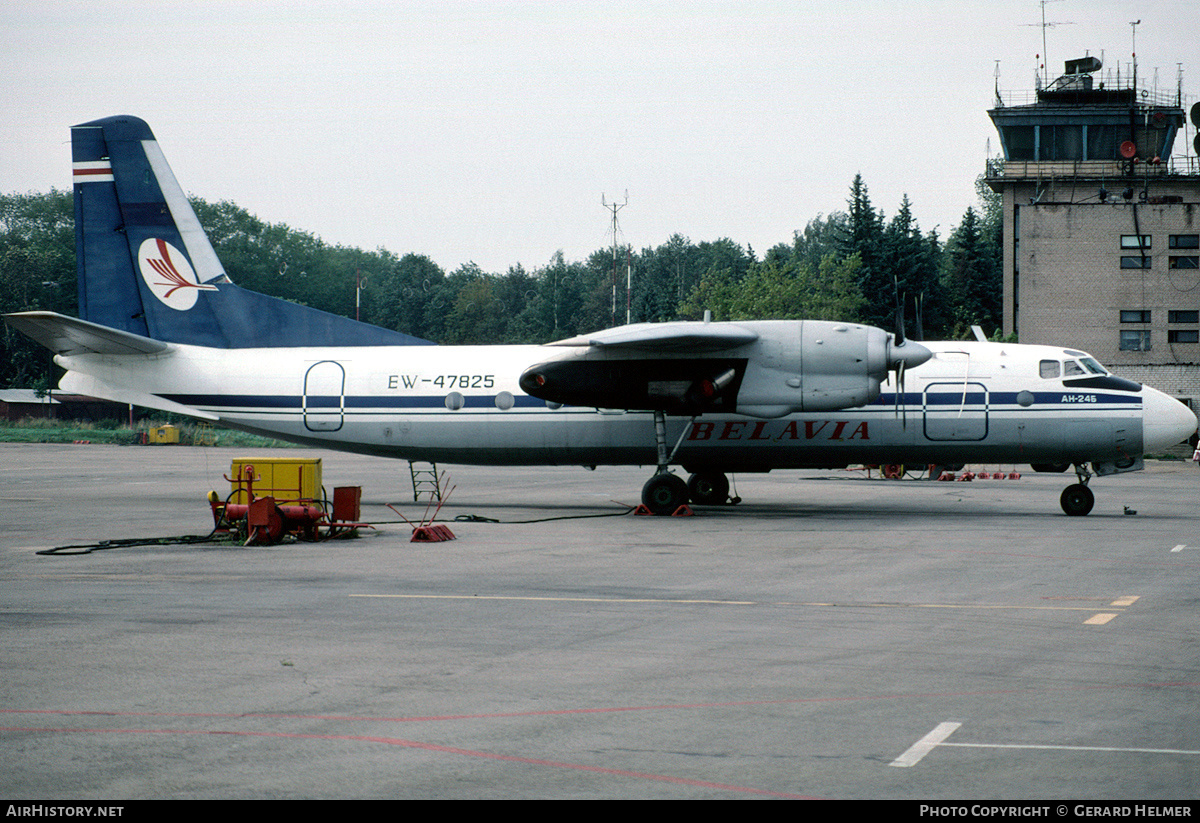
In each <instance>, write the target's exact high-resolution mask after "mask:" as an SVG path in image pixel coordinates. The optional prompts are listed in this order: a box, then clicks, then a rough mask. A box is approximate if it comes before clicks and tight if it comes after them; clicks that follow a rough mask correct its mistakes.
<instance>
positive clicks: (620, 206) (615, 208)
mask: <svg viewBox="0 0 1200 823" xmlns="http://www.w3.org/2000/svg"><path fill="white" fill-rule="evenodd" d="M600 205H602V206H604V208H606V209H608V210H609V211H611V212H612V236H613V244H612V318H611V321H610V323H611V325H613V326H615V325H617V236H618V235H617V232H618V231H619V228H618V226H617V212H619V211H620V210H621V209H623V208H625V207H626V206H628V205H629V189H626V190H625V202H624V203H615V202H614V203H609V202H608V201H607V200H605V199H604V194H603V193H601V194H600ZM630 277H631V275H629V274H628V273H627V274H626V278H625V322H626V323H628V322H629V291H630V288H629V287H630V286H631V285H632V284H631V283H630V282H629V281H630Z"/></svg>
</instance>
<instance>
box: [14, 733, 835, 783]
mask: <svg viewBox="0 0 1200 823" xmlns="http://www.w3.org/2000/svg"><path fill="white" fill-rule="evenodd" d="M0 732H42V733H47V732H49V733H64V732H72V733H77V734H190V735H206V734H211V735H218V734H219V735H229V734H232V735H240V736H243V737H282V738H292V739H300V740H349V741H357V742H362V743H381V744H383V745H387V746H403V747H404V748H409V749H423V750H425V751H431V752H440V753H442V754H455V755H460V756H462V757H480V758H484V759H487V760H500V761H504V762H508V763H522V764H524V765H527V766H547V767H550V768H554V769H572V770H575V771H581V772H592V773H594V774H605V775H611V776H614V777H631V778H635V779H639V780H654V781H658V782H660V783H674V784H676V785H679V786H697V787H699V788H704V789H717V790H718V791H727V792H738V793H740V794H758V795H766V796H768V797H782V798H788V799H791V800H817V799H819V798H816V797H809V796H807V795H800V794H791V793H789V792H776V791H770V790H769V789H756V788H753V787H752V786H734V785H730V784H727V783H714V782H712V781H710V780H691V779H689V778H685V777H671V776H670V775H664V774H651V773H649V772H634V771H629V770H627V769H610V768H606V767H604V766H587V765H584V764H582V763H563V762H561V761H557V760H541V759H538V758H535V757H518V756H516V755H511V754H496V753H495V752H481V751H476V750H474V749H460V748H458V747H457V746H441V745H438V744H435V743H422V742H420V741H418V740H402V739H400V738H396V737H374V736H367V735H351V734H295V733H289V732H248V731H226V730H220V729H209V730H202V731H189V730H186V729H55V728H21V727H12V726H10V727H0Z"/></svg>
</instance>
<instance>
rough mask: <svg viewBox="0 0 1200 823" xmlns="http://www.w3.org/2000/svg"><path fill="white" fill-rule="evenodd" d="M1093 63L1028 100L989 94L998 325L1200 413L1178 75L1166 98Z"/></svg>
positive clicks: (1199, 172) (1194, 198)
mask: <svg viewBox="0 0 1200 823" xmlns="http://www.w3.org/2000/svg"><path fill="white" fill-rule="evenodd" d="M1101 69H1102V67H1101V65H1100V61H1099V60H1097V59H1095V58H1085V59H1082V60H1070V61H1067V64H1066V72H1065V73H1064V74H1063V76H1062V77H1060V78H1058V79H1057V80H1056V81H1054V82H1053V83H1050V84H1046V85H1045V86H1044V87H1043V88H1038V89H1036V90H1035V91H1034V92H1033V93H1031V94H1027V95H1023V96H1018V95H1012V94H1006V95H1003V96H1002V95H1001V94H1000V92H999V91H997V93H996V104H995V107H994V108H992V109H991V110H990V111H989V112H988V114H989V116H990V117H991V118H992V122H993V123H994V124H995V126H996V130H997V131H998V132H999V134H1000V142H1001V145H1002V147H1003V160H993V161H991V162H989V164H988V171H987V182H988V185H989V186H990V187H991V188H992V190H993V191H996V192H998V193H1000V194H1001V195H1002V198H1003V204H1004V331H1005V334H1012V333H1013V332H1016V333H1017V335H1018V339H1019V340H1020V342H1022V343H1047V344H1054V345H1065V346H1072V347H1078V348H1080V349H1083V350H1084V351H1087V352H1090V353H1091V354H1093V355H1094V356H1095V357H1096V358H1097V359H1098V360H1100V361H1101V362H1102V363H1104V364H1105V365H1106V366H1108V367H1110V368H1112V369H1113V371H1115V372H1116V373H1118V374H1120V375H1121V376H1123V377H1128V378H1130V379H1133V380H1138V381H1140V382H1144V383H1148V384H1149V385H1152V386H1154V387H1155V388H1157V389H1160V390H1162V391H1164V392H1167V393H1168V394H1171V395H1174V396H1175V397H1177V398H1179V399H1180V400H1182V401H1183V402H1185V403H1187V404H1188V405H1190V406H1191V408H1192V409H1193V411H1200V162H1198V158H1197V156H1196V154H1195V153H1188V154H1181V155H1179V156H1175V157H1172V154H1171V152H1172V150H1173V148H1174V144H1175V138H1176V136H1177V135H1178V134H1179V133H1180V132H1181V131H1183V132H1184V138H1185V139H1184V140H1181V141H1180V142H1181V143H1183V144H1184V145H1185V147H1187V148H1190V147H1188V146H1187V143H1189V142H1191V141H1190V140H1188V139H1187V132H1188V131H1189V128H1188V119H1187V117H1186V116H1185V112H1184V106H1183V94H1182V81H1179V83H1178V88H1177V89H1175V90H1172V91H1170V92H1164V91H1162V90H1154V89H1147V88H1145V87H1143V86H1139V84H1138V81H1137V79H1136V70H1135V73H1134V76H1131V77H1127V78H1124V79H1123V78H1121V77H1120V76H1119V74H1118V75H1113V74H1111V73H1110V74H1108V75H1105V76H1103V77H1102V76H1101V74H1100V72H1101ZM1039 85H1040V84H1039ZM1192 118H1193V119H1194V120H1200V104H1198V105H1197V106H1195V107H1193V112H1192ZM1195 142H1196V148H1197V150H1200V138H1196V140H1195Z"/></svg>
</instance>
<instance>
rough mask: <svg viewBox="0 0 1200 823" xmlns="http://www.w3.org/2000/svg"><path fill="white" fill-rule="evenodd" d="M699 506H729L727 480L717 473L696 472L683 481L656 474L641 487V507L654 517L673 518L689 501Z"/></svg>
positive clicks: (671, 475) (662, 473)
mask: <svg viewBox="0 0 1200 823" xmlns="http://www.w3.org/2000/svg"><path fill="white" fill-rule="evenodd" d="M689 500H690V501H691V502H693V503H697V504H699V505H701V506H720V505H723V504H725V503H728V502H729V478H728V477H726V476H725V475H724V474H722V473H721V472H718V471H703V472H696V473H695V474H693V475H692V476H691V477H689V478H688V480H687V482H686V483H685V482H683V478H682V477H680V476H679V475H677V474H671V473H670V472H659V473H658V474H656V475H654V476H653V477H651V478H650V479H649V480H647V481H646V485H644V486H642V505H644V506H645V507H646V508H647V509H649V510H650V511H652V512H654V513H655V514H673V513H674V512H675V511H676V510H677V509H678V508H679V507H680V506H682V505H684V504H685V503H687V502H688V501H689Z"/></svg>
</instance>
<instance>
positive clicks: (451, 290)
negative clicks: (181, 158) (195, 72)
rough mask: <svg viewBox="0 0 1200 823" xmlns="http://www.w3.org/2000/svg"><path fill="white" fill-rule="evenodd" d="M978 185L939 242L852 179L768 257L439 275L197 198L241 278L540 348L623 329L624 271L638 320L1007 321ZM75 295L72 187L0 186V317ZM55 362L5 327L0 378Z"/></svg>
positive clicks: (698, 252)
mask: <svg viewBox="0 0 1200 823" xmlns="http://www.w3.org/2000/svg"><path fill="white" fill-rule="evenodd" d="M976 188H977V190H978V191H979V194H980V208H979V209H978V210H977V209H975V208H969V209H967V211H966V213H965V214H964V215H963V218H962V221H961V222H960V223H959V225H958V226H957V227H956V228H955V229H954V231H953V232H951V234H950V235H949V237H948V238H947V239H946V240H945V241H943V240H941V239H940V238H939V237H938V235H937V233H936V232H928V233H923V232H922V231H921V230H920V228H919V227H918V225H917V220H916V217H915V216H914V215H913V213H912V207H911V204H910V203H909V201H908V198H907V197H905V198H904V200H903V202H901V204H900V206H899V208H898V210H897V212H896V214H895V215H893V216H892V217H891V218H888V217H887V216H886V215H885V213H884V212H883V210H882V209H876V208H875V207H874V206H873V205H872V203H871V201H870V197H869V194H868V191H867V187H866V184H865V183H864V182H863V180H862V178H861V176H856V177H855V178H854V181H853V183H852V184H851V187H850V197H849V199H848V201H847V210H846V211H845V212H835V213H833V214H830V215H828V216H825V215H821V216H818V217H815V218H813V219H811V220H809V221H808V223H807V225H805V226H804V228H803V229H801V230H798V231H796V232H795V233H794V235H793V237H792V239H791V241H790V242H782V243H779V244H778V245H776V246H773V247H772V248H770V249H768V250H767V252H766V253H765V254H764V255H763V256H762V258H761V259H759V258H758V257H757V256H756V254H755V253H754V251H753V250H752V249H750V248H749V247H748V246H745V247H743V246H741V245H739V244H738V243H736V242H734V241H733V240H731V239H728V238H722V239H719V240H714V241H702V242H693V241H692V240H690V239H689V238H687V237H684V236H682V235H679V234H676V235H674V236H672V237H671V238H670V239H668V240H667V242H665V243H663V244H662V245H660V246H658V247H656V248H650V247H646V248H643V249H641V250H640V251H635V250H634V249H632V248H629V247H624V248H620V249H618V252H617V255H616V263H615V265H614V259H613V258H614V255H613V251H612V249H611V248H605V249H598V250H597V251H595V252H594V253H592V254H591V255H589V256H588V258H587V259H586V260H574V261H571V260H566V259H565V258H564V256H563V254H562V252H561V251H560V252H557V253H555V254H554V255H553V256H552V257H551V258H550V260H549V262H548V263H546V264H545V265H543V266H540V267H538V268H536V269H533V270H532V271H530V270H527V269H526V268H524V267H523V266H522V265H521V264H519V263H517V264H514V265H513V266H511V267H510V268H509V269H508V271H506V272H487V271H483V270H482V269H481V268H480V267H479V266H477V265H475V264H474V263H464V264H463V265H461V266H459V267H458V268H457V269H455V270H454V271H451V272H446V271H444V270H443V269H442V268H441V267H440V266H438V265H437V264H436V263H434V262H433V261H432V260H430V259H429V258H428V257H426V256H424V255H421V254H416V253H408V254H403V255H399V254H396V253H394V252H392V251H389V250H387V249H383V248H379V249H376V250H374V251H366V250H363V249H359V248H349V247H345V246H331V245H329V244H327V243H325V242H324V241H322V240H321V239H320V238H319V237H317V236H316V235H313V234H310V233H307V232H303V231H298V230H296V229H293V228H290V227H288V226H286V225H284V224H281V223H267V222H264V221H263V220H260V219H259V218H258V217H256V216H254V215H252V214H250V213H249V212H247V211H246V210H245V209H243V208H241V207H239V206H237V205H236V204H234V203H231V202H228V201H222V202H218V203H209V202H207V201H205V200H202V199H199V198H193V199H192V205H193V207H194V208H195V210H196V214H197V216H198V217H199V219H200V223H201V224H202V225H203V226H204V228H205V230H206V231H207V232H208V236H209V239H210V240H211V241H212V244H213V247H214V248H215V249H216V252H217V256H218V257H219V258H220V260H221V262H222V263H223V264H224V266H225V271H226V273H227V274H228V275H229V277H230V279H231V280H233V282H235V283H237V284H238V285H240V286H242V287H244V288H247V289H251V290H253V291H257V292H262V293H264V294H270V295H274V296H276V297H281V298H284V299H287V300H291V301H294V302H297V303H303V304H305V305H308V306H313V307H315V308H319V309H323V310H325V311H329V312H333V313H335V314H340V315H344V316H346V317H354V316H355V309H356V306H355V292H356V290H355V284H356V279H357V280H358V281H359V282H362V283H363V284H364V285H363V288H362V290H361V305H360V306H359V312H360V317H361V319H362V320H363V321H365V322H368V323H373V324H375V325H378V326H384V327H386V328H389V329H395V330H397V331H402V332H405V333H407V334H412V335H416V336H417V337H422V338H425V339H427V340H432V341H435V342H437V343H443V344H493V343H545V342H549V341H551V340H555V339H559V338H563V337H570V336H572V335H575V334H581V333H584V332H589V331H595V330H597V329H602V328H606V327H608V326H611V325H613V324H614V322H615V323H616V324H620V323H623V322H625V313H626V296H625V282H626V267H632V272H633V277H632V280H633V288H632V294H631V296H630V299H629V308H630V315H631V318H632V320H633V322H641V321H656V322H657V321H666V320H677V319H699V318H700V317H702V316H703V313H704V311H705V310H706V309H707V310H710V311H711V312H712V313H713V318H714V319H716V320H745V319H756V318H779V319H792V318H814V319H831V320H832V319H836V320H846V321H857V322H863V323H869V324H872V325H877V326H881V327H883V328H886V329H889V330H890V329H892V328H894V326H895V305H896V299H897V298H896V295H897V293H899V294H900V295H901V296H903V298H904V305H905V315H906V325H907V328H908V331H909V334H912V333H914V331H915V330H916V328H917V309H916V306H917V303H918V301H919V302H920V306H921V310H920V315H921V316H920V326H921V328H922V331H923V334H924V337H926V338H927V339H937V338H945V337H960V336H963V335H964V334H965V333H966V332H967V330H968V329H969V327H970V326H971V325H972V324H979V325H981V326H983V328H984V329H986V330H987V331H988V332H992V331H993V330H995V329H996V328H998V327H999V326H1000V323H1001V319H1002V318H1001V291H1002V285H1001V275H1000V270H1001V262H1000V261H1001V245H1000V233H1001V226H1000V210H999V206H998V203H997V202H996V198H995V196H994V195H992V194H991V192H990V191H988V190H987V189H986V187H984V186H983V185H982V184H977V186H976ZM614 271H615V277H614ZM614 280H615V281H616V282H617V290H616V291H617V296H616V300H615V303H616V307H615V312H614V298H613V283H614ZM77 302H78V301H77V295H76V284H75V229H74V212H73V206H72V200H71V193H70V192H67V191H59V190H52V191H50V192H49V193H29V194H5V195H0V312H14V311H28V310H32V309H45V310H51V311H57V312H61V313H63V314H69V315H75V314H76V313H77V311H76V310H77ZM49 364H50V360H49V355H48V353H47V352H46V351H45V350H44V349H42V348H41V347H39V346H37V345H36V344H33V343H32V342H30V341H28V340H27V339H26V338H25V337H24V336H22V335H20V334H17V333H16V332H14V331H12V330H11V329H8V328H7V327H5V330H4V332H3V335H2V336H0V386H2V387H32V388H45V387H46V386H47V384H48V382H49V380H50V376H49V375H50V371H51V370H50V368H49Z"/></svg>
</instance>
